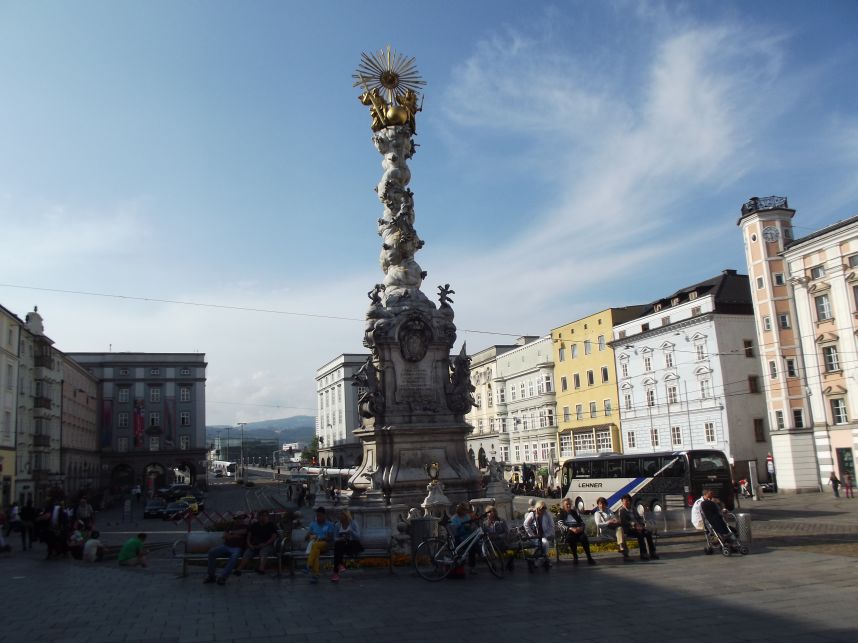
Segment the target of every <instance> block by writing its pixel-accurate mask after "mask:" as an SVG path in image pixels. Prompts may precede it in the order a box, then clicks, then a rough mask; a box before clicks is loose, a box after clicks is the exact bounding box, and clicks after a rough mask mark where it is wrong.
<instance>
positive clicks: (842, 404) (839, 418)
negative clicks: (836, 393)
mask: <svg viewBox="0 0 858 643" xmlns="http://www.w3.org/2000/svg"><path fill="white" fill-rule="evenodd" d="M831 419H832V420H833V422H834V424H846V423H848V422H849V419H848V418H847V417H846V400H844V399H843V398H842V397H838V398H836V399H833V400H831Z"/></svg>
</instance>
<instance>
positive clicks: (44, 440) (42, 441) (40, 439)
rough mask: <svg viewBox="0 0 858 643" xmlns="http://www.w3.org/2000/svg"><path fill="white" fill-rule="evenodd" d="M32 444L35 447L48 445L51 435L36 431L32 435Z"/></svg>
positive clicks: (49, 444)
mask: <svg viewBox="0 0 858 643" xmlns="http://www.w3.org/2000/svg"><path fill="white" fill-rule="evenodd" d="M33 446H34V447H36V448H42V447H50V446H51V436H49V435H45V434H43V433H37V434H36V435H34V436H33Z"/></svg>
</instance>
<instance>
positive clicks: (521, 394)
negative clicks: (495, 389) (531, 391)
mask: <svg viewBox="0 0 858 643" xmlns="http://www.w3.org/2000/svg"><path fill="white" fill-rule="evenodd" d="M518 397H520V398H521V399H522V400H523V399H524V382H519V383H518Z"/></svg>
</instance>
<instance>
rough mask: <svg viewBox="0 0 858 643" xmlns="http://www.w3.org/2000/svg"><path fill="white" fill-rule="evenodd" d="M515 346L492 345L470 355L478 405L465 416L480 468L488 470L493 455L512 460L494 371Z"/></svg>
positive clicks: (473, 455) (470, 446)
mask: <svg viewBox="0 0 858 643" xmlns="http://www.w3.org/2000/svg"><path fill="white" fill-rule="evenodd" d="M513 348H515V346H514V345H503V346H489V347H488V348H486V349H484V350H481V351H480V352H478V353H474V354H473V355H471V356H470V357H471V384H472V385H473V387H474V389H475V390H474V401H475V402H476V405H475V406H474V407H473V408H472V409H471V410H470V411H469V412H468V414H467V415H466V416H465V422H467V423H468V424H470V425H471V426H472V427H473V430H472V431H471V434H470V435H469V436H468V438H467V448H468V454H469V455H470V457H471V459H473V460H474V462H475V463H476V464H477V466H478V467H479V468H480V469H485V468H486V464H488V462H490V461H491V459H492V458H494V459H495V460H497V461H498V462H503V463H509V462H510V459H509V453H510V452H509V433H507V431H506V426H505V424H504V421H503V417H505V415H504V416H501V415H500V409H501V408H502V405H501V404H500V403H499V402H498V397H497V388H498V382H497V381H496V379H495V374H496V373H497V358H498V356H499V355H502V354H504V353H506V352H507V351H509V350H512V349H513ZM503 408H505V407H503ZM511 470H512V469H511V468H510V471H511Z"/></svg>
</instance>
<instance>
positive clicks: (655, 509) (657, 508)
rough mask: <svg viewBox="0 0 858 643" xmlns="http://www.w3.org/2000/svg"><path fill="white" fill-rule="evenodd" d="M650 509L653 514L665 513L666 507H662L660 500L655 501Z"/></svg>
mask: <svg viewBox="0 0 858 643" xmlns="http://www.w3.org/2000/svg"><path fill="white" fill-rule="evenodd" d="M650 509H651V510H652V512H653V513H656V512H659V511H664V507H662V506H661V503H660V502H659V501H658V500H653V501H652V505H650Z"/></svg>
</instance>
